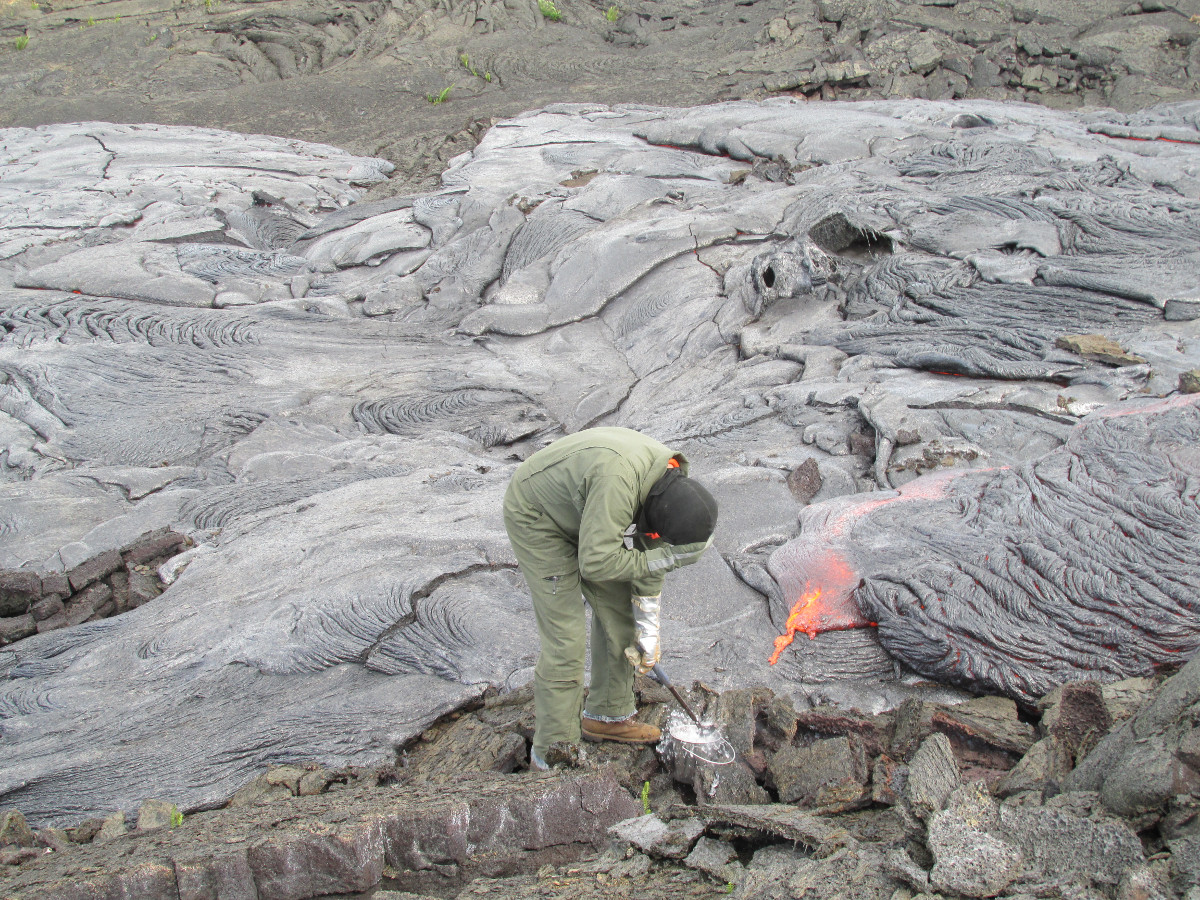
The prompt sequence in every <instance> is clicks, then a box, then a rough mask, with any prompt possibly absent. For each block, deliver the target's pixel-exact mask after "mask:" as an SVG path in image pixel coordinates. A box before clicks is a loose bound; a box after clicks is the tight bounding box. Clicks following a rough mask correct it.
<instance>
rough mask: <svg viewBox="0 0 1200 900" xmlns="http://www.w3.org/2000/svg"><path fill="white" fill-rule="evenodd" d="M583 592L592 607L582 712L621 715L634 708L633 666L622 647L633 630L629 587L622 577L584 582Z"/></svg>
mask: <svg viewBox="0 0 1200 900" xmlns="http://www.w3.org/2000/svg"><path fill="white" fill-rule="evenodd" d="M582 588H583V595H584V597H586V598H587V601H588V605H589V606H591V608H592V680H591V684H590V685H589V687H588V698H587V710H586V715H589V716H593V717H595V718H598V719H624V718H628V717H629V716H632V715H633V714H634V713H635V712H637V702H636V700H635V699H634V696H633V678H634V675H635V673H634V670H633V666H631V665H630V664H629V660H627V659H626V658H625V648H626V647H630V646H633V643H634V639H635V636H636V633H637V629H636V626H635V625H634V621H633V604H632V600H631V598H632V593H633V587H632V585H630V584H629V582H625V581H606V582H586V581H585V582H584V583H583V585H582Z"/></svg>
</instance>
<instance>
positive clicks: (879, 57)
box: [0, 0, 1200, 195]
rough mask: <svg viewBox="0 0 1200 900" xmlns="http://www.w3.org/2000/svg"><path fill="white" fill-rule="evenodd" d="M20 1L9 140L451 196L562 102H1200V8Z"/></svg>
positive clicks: (10, 36)
mask: <svg viewBox="0 0 1200 900" xmlns="http://www.w3.org/2000/svg"><path fill="white" fill-rule="evenodd" d="M543 5H544V9H542V8H539V5H538V2H537V0H440V2H432V0H420V2H414V0H392V2H390V3H389V2H384V0H374V2H346V0H271V2H258V3H231V2H228V0H176V2H167V0H108V2H100V3H97V2H94V0H49V2H47V0H3V2H2V3H0V125H3V126H10V125H26V126H29V125H39V124H44V123H48V122H73V121H89V120H104V121H115V122H158V123H165V124H192V125H204V126H211V127H216V128H225V129H230V130H234V131H242V132H251V133H263V134H274V135H281V136H285V137H296V138H303V139H305V140H311V141H320V142H325V143H330V144H334V145H335V146H338V147H342V148H345V149H347V150H350V151H351V152H355V153H360V154H365V155H370V156H382V157H385V158H387V159H389V160H391V161H392V162H393V163H395V164H396V166H397V171H396V173H395V174H394V175H393V177H392V178H391V180H390V181H389V182H388V183H387V184H386V185H383V186H381V187H379V188H377V189H376V192H377V194H378V195H387V194H389V193H392V194H394V193H399V192H404V191H412V190H417V189H425V188H428V187H431V186H432V185H434V184H436V181H437V178H438V176H439V175H440V173H441V172H442V171H443V170H444V168H445V165H446V162H447V161H448V160H449V159H450V158H451V157H453V156H455V155H456V154H458V153H461V152H463V151H464V150H467V149H470V148H471V147H472V146H473V145H474V144H475V142H476V141H477V140H478V138H479V136H480V135H481V134H482V133H483V131H484V130H486V129H487V127H489V125H490V124H492V123H493V122H494V121H496V120H498V119H501V118H506V117H510V116H512V115H515V114H517V113H520V112H522V111H524V110H527V109H535V108H538V107H541V106H544V105H546V104H549V103H557V102H579V101H586V102H600V103H629V102H640V103H652V104H656V105H668V106H687V105H694V104H700V103H709V102H713V101H717V100H730V99H742V98H746V99H761V98H764V97H767V96H770V95H774V94H785V93H786V94H793V95H803V96H805V97H812V98H821V99H851V100H859V99H872V98H889V97H923V98H929V99H951V98H987V99H996V100H1006V101H1008V100H1011V101H1028V102H1032V103H1039V104H1045V105H1048V106H1052V107H1055V108H1076V107H1080V106H1083V105H1089V106H1114V107H1116V108H1118V109H1121V110H1125V111H1129V110H1133V109H1137V108H1141V107H1145V106H1149V105H1152V104H1154V103H1161V102H1170V101H1174V100H1181V99H1188V98H1191V97H1194V96H1195V95H1196V91H1197V82H1198V79H1200V45H1197V44H1196V43H1195V39H1196V36H1197V34H1200V26H1198V25H1197V24H1196V18H1197V16H1200V0H1177V2H1175V3H1164V2H1160V0H1144V2H1141V3H1138V2H1132V3H1130V2H1128V0H1072V2H1059V0H1026V2H1020V3H1007V2H1004V3H1002V2H995V0H961V2H959V0H921V2H902V0H799V2H792V0H739V2H735V3H725V2H703V0H665V2H664V0H619V2H609V0H590V2H589V0H561V2H557V3H544V4H543Z"/></svg>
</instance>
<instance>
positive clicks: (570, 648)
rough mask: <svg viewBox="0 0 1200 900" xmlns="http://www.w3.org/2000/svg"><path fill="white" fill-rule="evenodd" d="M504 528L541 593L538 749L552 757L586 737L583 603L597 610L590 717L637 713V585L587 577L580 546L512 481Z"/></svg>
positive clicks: (536, 594) (536, 597)
mask: <svg viewBox="0 0 1200 900" xmlns="http://www.w3.org/2000/svg"><path fill="white" fill-rule="evenodd" d="M504 527H505V529H506V530H507V531H508V539H509V541H511V542H512V547H513V552H514V553H515V554H516V557H517V564H518V565H520V567H521V574H522V575H524V576H525V581H526V582H527V583H528V584H529V592H530V593H531V594H532V595H533V612H534V616H535V618H536V620H537V629H538V637H539V638H540V640H541V650H540V652H539V653H538V661H537V665H536V666H535V667H534V670H533V697H534V707H535V711H536V714H537V721H536V724H535V727H534V733H533V749H534V750H535V751H536V752H537V754H538V755H539V756H541V757H543V758H545V755H546V750H547V749H548V748H549V746H550V745H551V744H552V743H554V742H555V741H578V740H579V739H580V730H579V719H580V715H581V709H582V706H583V668H584V652H585V650H586V635H585V634H584V631H585V627H584V626H585V618H584V610H583V602H584V600H587V603H588V605H589V606H590V607H591V608H592V678H591V684H590V685H589V689H588V702H587V715H589V716H592V717H594V718H598V719H610V720H611V719H623V718H627V717H629V716H631V715H633V714H634V713H635V712H636V711H637V706H636V703H635V701H634V697H633V677H634V671H633V667H632V666H631V665H630V664H629V661H628V660H627V659H626V658H625V648H626V647H629V646H632V645H633V643H634V638H635V631H636V630H635V627H634V622H633V605H632V595H633V587H632V585H631V584H630V583H629V582H621V581H607V582H588V581H581V580H580V577H579V560H578V551H577V548H576V546H575V544H574V543H573V541H572V540H571V538H570V537H569V536H567V535H564V534H562V533H561V532H560V531H559V530H558V529H557V528H556V527H555V525H554V523H553V522H551V521H549V520H548V519H547V517H546V516H545V514H544V513H540V512H538V511H536V510H535V509H532V510H531V504H529V503H528V502H526V501H525V499H524V498H522V497H521V495H520V488H519V487H518V486H517V485H515V484H510V485H509V488H508V493H507V494H506V495H505V497H504Z"/></svg>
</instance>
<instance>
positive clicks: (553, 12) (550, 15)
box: [538, 0, 562, 22]
mask: <svg viewBox="0 0 1200 900" xmlns="http://www.w3.org/2000/svg"><path fill="white" fill-rule="evenodd" d="M538 9H540V10H541V11H542V15H543V16H545V17H546V18H547V19H549V20H550V21H551V22H560V21H562V13H560V12H559V11H558V7H557V6H555V5H554V2H553V0H538Z"/></svg>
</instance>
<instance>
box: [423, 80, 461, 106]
mask: <svg viewBox="0 0 1200 900" xmlns="http://www.w3.org/2000/svg"><path fill="white" fill-rule="evenodd" d="M452 90H454V85H452V84H451V85H447V86H446V87H444V88H442V92H441V93H440V94H436V95H434V94H426V95H425V99H426V100H428V101H429V102H430V103H432V104H433V105H434V106H437V105H438V104H439V103H445V102H446V101H447V100H449V99H450V92H451V91H452Z"/></svg>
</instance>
